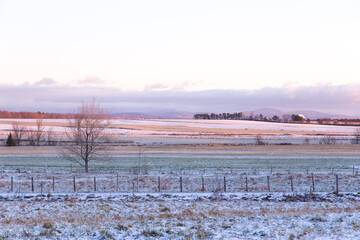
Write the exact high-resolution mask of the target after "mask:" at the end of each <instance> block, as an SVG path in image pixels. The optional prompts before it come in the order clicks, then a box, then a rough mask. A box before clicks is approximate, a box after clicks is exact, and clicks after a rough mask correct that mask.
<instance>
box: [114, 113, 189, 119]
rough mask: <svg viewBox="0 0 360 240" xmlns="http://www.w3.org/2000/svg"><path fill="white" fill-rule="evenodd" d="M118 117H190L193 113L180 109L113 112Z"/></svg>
mask: <svg viewBox="0 0 360 240" xmlns="http://www.w3.org/2000/svg"><path fill="white" fill-rule="evenodd" d="M113 115H114V116H116V117H119V118H126V119H192V118H193V116H194V114H193V113H190V112H180V111H167V112H155V113H139V112H130V113H116V114H113Z"/></svg>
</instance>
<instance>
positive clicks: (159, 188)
mask: <svg viewBox="0 0 360 240" xmlns="http://www.w3.org/2000/svg"><path fill="white" fill-rule="evenodd" d="M160 190H161V187H160V177H158V192H160Z"/></svg>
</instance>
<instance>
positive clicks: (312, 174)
mask: <svg viewBox="0 0 360 240" xmlns="http://www.w3.org/2000/svg"><path fill="white" fill-rule="evenodd" d="M311 181H312V191H313V192H315V181H314V173H311Z"/></svg>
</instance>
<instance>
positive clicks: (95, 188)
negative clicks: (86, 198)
mask: <svg viewBox="0 0 360 240" xmlns="http://www.w3.org/2000/svg"><path fill="white" fill-rule="evenodd" d="M94 192H96V177H94Z"/></svg>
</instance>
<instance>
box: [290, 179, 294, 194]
mask: <svg viewBox="0 0 360 240" xmlns="http://www.w3.org/2000/svg"><path fill="white" fill-rule="evenodd" d="M290 181H291V191H292V192H293V191H294V184H293V176H290Z"/></svg>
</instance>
